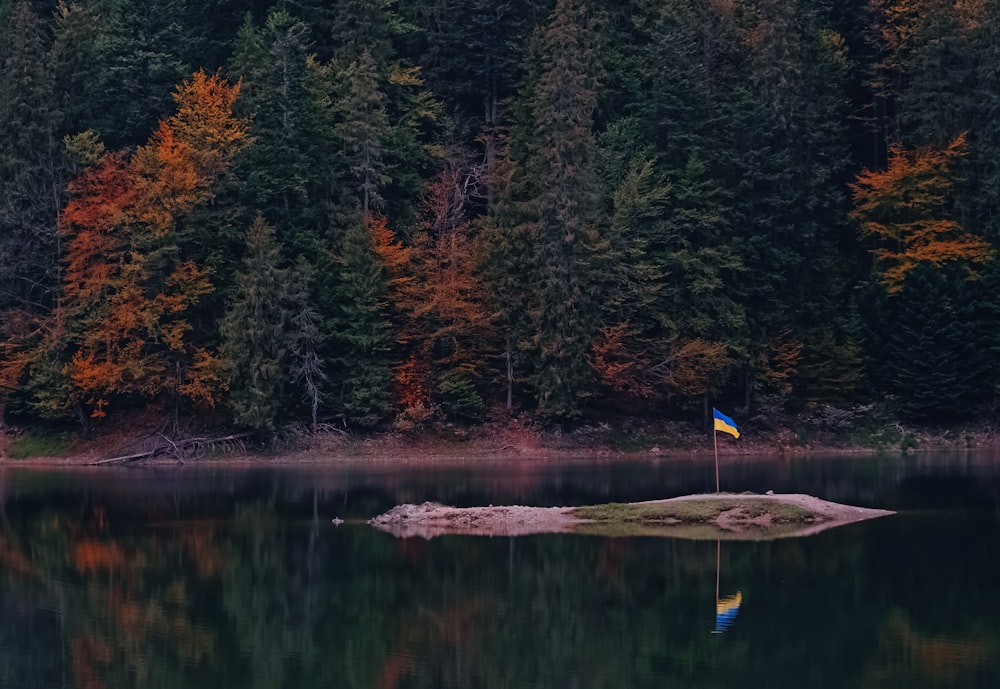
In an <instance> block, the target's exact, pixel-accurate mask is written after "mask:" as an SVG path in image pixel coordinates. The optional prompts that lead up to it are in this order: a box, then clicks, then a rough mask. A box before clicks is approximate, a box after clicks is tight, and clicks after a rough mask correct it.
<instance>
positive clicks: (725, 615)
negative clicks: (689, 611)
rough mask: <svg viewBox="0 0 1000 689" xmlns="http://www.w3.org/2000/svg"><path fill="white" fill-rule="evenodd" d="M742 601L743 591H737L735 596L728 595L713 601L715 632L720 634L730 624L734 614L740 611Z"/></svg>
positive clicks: (734, 617) (734, 616)
mask: <svg viewBox="0 0 1000 689" xmlns="http://www.w3.org/2000/svg"><path fill="white" fill-rule="evenodd" d="M742 602H743V593H742V592H737V594H736V595H735V596H729V597H728V598H723V599H722V600H717V601H715V633H716V634H721V633H722V632H724V631H726V630H727V629H729V627H731V626H732V624H733V621H734V620H735V619H736V615H738V614H739V612H740V603H742Z"/></svg>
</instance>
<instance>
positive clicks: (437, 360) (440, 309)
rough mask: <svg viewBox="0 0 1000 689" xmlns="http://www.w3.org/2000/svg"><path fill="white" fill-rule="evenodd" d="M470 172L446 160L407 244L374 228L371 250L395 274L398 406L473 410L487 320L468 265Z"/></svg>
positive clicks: (479, 290) (471, 265)
mask: <svg viewBox="0 0 1000 689" xmlns="http://www.w3.org/2000/svg"><path fill="white" fill-rule="evenodd" d="M474 186H475V173H474V171H469V170H463V169H462V168H461V167H460V166H459V165H457V164H455V163H451V164H448V165H447V166H446V167H445V168H444V169H443V170H442V171H441V172H440V173H439V174H438V175H437V176H436V177H435V178H434V179H433V180H432V181H431V182H430V183H429V184H428V185H427V190H426V193H425V195H424V199H423V203H422V208H421V221H420V223H419V224H418V226H417V227H416V229H415V231H414V234H413V240H412V245H411V246H409V247H404V246H402V245H401V244H400V243H399V242H398V241H396V240H395V239H394V237H392V236H391V234H390V235H388V236H386V235H385V234H384V233H385V232H387V229H386V228H385V227H384V223H383V224H382V225H381V226H378V225H377V224H376V226H375V227H374V228H373V235H374V239H375V247H376V251H377V252H378V253H379V255H380V257H381V258H382V262H383V264H384V265H385V266H386V268H387V269H388V270H389V272H390V274H391V275H392V276H393V279H392V281H391V286H392V288H393V290H394V292H395V294H396V299H397V308H398V311H399V312H401V315H402V321H403V322H402V323H401V327H400V328H399V332H400V340H401V344H402V345H403V346H404V347H405V348H406V350H407V351H408V352H409V356H408V357H406V359H405V360H404V361H403V363H402V364H401V365H400V366H399V368H398V370H397V375H396V381H397V402H398V403H399V404H400V406H402V407H404V408H407V407H417V406H421V405H422V406H429V405H430V403H431V401H432V399H433V400H434V401H436V402H440V403H442V404H443V405H444V407H445V410H446V411H447V412H449V413H451V414H453V415H459V416H476V415H477V414H478V413H479V411H480V409H481V406H482V400H481V399H480V397H479V394H478V392H477V391H476V382H477V380H478V378H479V376H480V370H479V369H480V367H481V365H482V359H483V353H484V350H485V346H484V341H485V339H486V328H487V324H488V318H487V316H486V310H485V308H484V307H483V295H482V285H481V283H480V282H479V279H478V276H477V275H476V273H475V271H474V259H473V255H472V240H471V233H472V223H471V221H470V220H469V217H468V209H467V204H468V202H469V198H470V195H471V194H472V193H473V191H474Z"/></svg>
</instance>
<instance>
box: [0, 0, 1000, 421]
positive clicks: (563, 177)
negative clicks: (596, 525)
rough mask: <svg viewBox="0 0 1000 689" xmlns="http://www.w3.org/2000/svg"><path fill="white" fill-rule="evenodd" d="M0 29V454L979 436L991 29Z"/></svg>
mask: <svg viewBox="0 0 1000 689" xmlns="http://www.w3.org/2000/svg"><path fill="white" fill-rule="evenodd" d="M0 28H2V31H0V70H2V74H0V408H2V412H3V414H4V415H5V417H6V418H8V419H15V420H18V421H19V422H21V423H40V422H66V423H76V422H78V423H79V424H82V426H83V427H84V428H88V429H90V428H96V429H99V428H100V427H101V424H102V423H109V422H110V418H113V416H114V415H115V414H118V413H130V412H135V411H137V410H143V411H146V412H151V413H154V414H158V415H161V416H162V417H163V418H169V417H172V418H175V419H176V418H179V417H180V418H200V419H215V420H217V421H218V422H219V423H223V424H230V425H233V426H236V427H240V428H245V429H252V430H260V431H265V432H266V431H270V430H274V429H277V428H280V427H282V426H283V425H285V424H289V423H300V424H308V425H312V426H314V427H315V426H316V425H317V424H320V423H324V422H329V421H331V420H336V421H337V422H338V423H343V424H345V425H346V426H347V427H349V428H351V429H357V430H365V429H378V428H387V427H390V426H391V425H393V426H395V427H397V428H418V427H421V426H422V425H425V424H427V423H429V422H432V421H435V420H441V419H448V420H453V421H456V422H462V423H476V422H478V421H481V420H483V419H485V418H488V417H490V416H491V415H495V414H503V413H509V412H524V413H530V414H532V415H533V416H535V417H537V418H539V419H543V420H546V421H553V422H565V421H572V420H574V419H580V418H586V417H587V416H588V415H594V414H602V413H608V412H612V411H613V412H615V413H627V414H634V415H637V416H643V415H647V416H652V415H658V416H662V415H679V416H683V415H689V416H691V415H693V416H694V417H695V418H697V417H698V415H699V414H700V413H701V410H702V408H703V407H704V406H705V405H707V404H709V403H710V402H711V403H716V400H719V401H721V402H724V403H725V404H726V405H727V408H731V409H739V410H741V413H742V414H743V415H751V414H752V413H753V409H755V408H757V407H759V405H762V404H764V403H769V404H780V405H786V406H802V405H806V404H825V405H831V406H832V407H842V408H846V407H850V406H852V405H854V406H857V405H878V406H880V407H881V408H885V409H890V410H892V413H894V414H898V415H899V417H900V418H906V419H910V420H912V421H914V422H918V423H927V422H937V421H939V420H942V419H948V418H960V417H968V416H972V415H980V416H982V415H984V414H987V415H988V414H991V413H992V409H993V404H994V400H995V396H996V391H997V390H998V386H1000V337H998V336H1000V266H998V264H997V261H996V246H997V245H998V243H1000V124H998V123H1000V2H998V1H997V0H844V1H839V2H835V1H834V0H625V1H621V2H619V1H612V0H287V1H284V2H271V1H269V0H198V1H197V2H195V1H194V0H76V1H73V2H69V1H67V0H58V2H53V1H52V0H19V1H17V2H14V1H12V0H0ZM721 402H720V403H721Z"/></svg>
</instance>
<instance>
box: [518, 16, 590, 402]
mask: <svg viewBox="0 0 1000 689" xmlns="http://www.w3.org/2000/svg"><path fill="white" fill-rule="evenodd" d="M596 37H597V30H596V25H595V19H594V17H593V14H592V11H591V9H590V7H589V6H588V4H587V3H585V2H582V1H581V0H558V2H557V3H556V7H555V10H554V11H553V13H552V15H551V17H550V20H549V23H548V25H547V27H546V28H545V31H544V33H543V34H542V36H541V39H540V57H541V73H540V75H539V79H538V81H537V83H536V84H534V87H533V91H532V94H531V96H532V100H531V110H532V121H533V123H534V127H535V130H534V133H533V139H532V142H531V144H532V146H533V147H534V148H533V152H532V158H531V159H530V162H529V167H528V171H529V174H532V175H535V176H536V180H537V183H538V192H537V194H535V195H534V197H533V198H531V199H530V200H529V201H528V204H527V208H528V211H529V213H530V214H531V215H532V216H534V218H536V221H535V224H534V230H533V233H532V235H533V236H532V249H533V252H534V255H533V257H532V260H531V263H530V267H529V270H528V276H527V277H528V280H529V282H530V284H531V286H532V295H531V302H530V307H529V315H530V319H531V325H532V342H531V355H532V357H533V359H534V361H533V362H532V363H533V367H532V372H531V384H532V386H533V388H534V389H535V393H536V395H537V400H538V409H539V412H540V413H541V414H543V415H544V416H548V417H555V418H573V417H576V416H578V415H579V414H580V413H581V411H582V405H583V401H584V399H585V398H586V397H587V396H589V395H590V394H591V392H592V384H593V376H592V368H591V347H592V345H593V339H594V337H595V335H596V333H597V329H598V323H597V322H596V316H597V314H598V312H599V309H598V308H597V307H598V303H599V295H598V294H597V289H596V288H597V284H598V282H597V280H596V279H595V276H594V275H593V270H594V259H595V249H596V248H597V247H598V245H599V242H600V233H599V224H600V221H601V217H600V194H599V189H598V186H597V177H596V173H595V168H594V165H595V157H596V151H597V142H596V139H595V136H594V133H593V126H594V114H595V111H596V108H597V101H598V83H599V82H598V66H599V65H598V59H597V44H596Z"/></svg>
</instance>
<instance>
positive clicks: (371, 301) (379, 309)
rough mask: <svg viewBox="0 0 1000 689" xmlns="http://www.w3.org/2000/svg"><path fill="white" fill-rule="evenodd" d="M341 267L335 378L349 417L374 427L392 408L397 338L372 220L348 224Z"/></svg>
mask: <svg viewBox="0 0 1000 689" xmlns="http://www.w3.org/2000/svg"><path fill="white" fill-rule="evenodd" d="M342 260H343V265H342V267H341V274H340V280H341V287H340V290H341V292H340V299H341V301H340V304H339V306H340V309H339V315H338V317H337V318H335V319H334V321H333V323H332V324H331V325H332V326H333V327H332V334H331V335H330V337H331V339H333V340H334V342H333V344H335V345H336V352H337V358H336V364H337V370H336V374H337V375H336V378H335V380H336V381H337V382H338V383H339V385H340V387H341V395H340V397H341V399H340V404H341V405H342V407H343V409H344V411H345V413H346V415H347V418H348V420H349V421H351V422H353V423H356V424H357V425H358V426H361V427H362V428H373V427H375V426H378V425H379V424H380V423H382V422H383V421H385V420H386V419H387V418H388V417H389V414H390V412H391V410H392V384H393V360H392V348H393V344H394V340H395V338H394V336H393V329H392V323H391V321H390V319H389V313H388V307H389V305H388V302H387V297H388V280H389V276H388V275H387V274H386V271H385V268H384V267H383V266H382V264H381V262H380V260H379V256H378V255H377V254H376V252H375V248H374V243H373V241H372V236H371V229H370V226H369V224H368V223H362V222H359V223H357V224H355V225H352V226H350V227H348V230H347V235H346V237H345V239H344V253H343V259H342Z"/></svg>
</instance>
